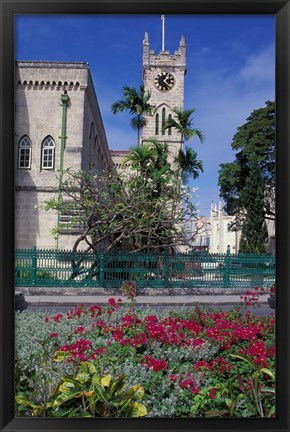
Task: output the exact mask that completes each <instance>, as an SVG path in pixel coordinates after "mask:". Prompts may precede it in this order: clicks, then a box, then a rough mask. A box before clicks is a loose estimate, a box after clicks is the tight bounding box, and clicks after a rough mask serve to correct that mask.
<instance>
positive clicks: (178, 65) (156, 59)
mask: <svg viewBox="0 0 290 432" xmlns="http://www.w3.org/2000/svg"><path fill="white" fill-rule="evenodd" d="M142 66H143V83H144V87H145V90H147V91H149V92H150V93H151V97H150V100H149V103H150V104H151V105H154V107H155V110H154V112H153V113H152V114H151V115H148V116H146V119H147V125H146V126H144V128H143V135H142V138H141V139H142V142H143V143H144V142H146V141H147V140H148V139H149V138H152V137H154V138H156V139H157V140H158V141H166V142H167V143H168V144H169V149H170V151H171V154H176V153H177V152H178V150H179V149H180V145H181V142H180V140H181V136H180V133H179V132H177V131H176V130H175V129H174V128H171V129H166V130H165V131H162V126H163V124H164V123H165V121H166V120H167V119H168V117H170V116H172V117H173V118H175V116H176V115H175V113H174V112H173V111H172V109H173V108H179V109H182V110H183V109H184V76H185V74H186V42H185V38H184V36H183V35H182V37H181V41H180V45H179V48H178V50H177V51H175V52H174V54H170V52H169V51H166V50H164V33H163V40H162V51H160V53H159V54H155V52H154V51H153V50H150V44H149V38H148V33H145V38H144V41H143V65H142Z"/></svg>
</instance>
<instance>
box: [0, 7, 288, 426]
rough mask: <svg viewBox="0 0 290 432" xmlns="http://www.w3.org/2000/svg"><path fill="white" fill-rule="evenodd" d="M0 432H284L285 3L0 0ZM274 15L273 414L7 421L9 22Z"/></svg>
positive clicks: (10, 412) (10, 362)
mask: <svg viewBox="0 0 290 432" xmlns="http://www.w3.org/2000/svg"><path fill="white" fill-rule="evenodd" d="M0 5H1V9H0V19H1V23H0V28H1V30H0V31H1V36H0V43H1V77H0V79H1V144H0V164H1V166H0V178H1V180H0V200H1V202H0V209H1V212H0V214H1V216H0V227H1V232H0V259H1V261H0V278H1V280H0V308H1V310H0V320H1V335H0V355H1V362H0V374H1V375H0V430H1V431H2V432H12V431H13V432H14V431H21V432H28V431H46V432H50V431H55V432H59V431H84V432H85V431H86V432H88V431H98V432H104V431H107V432H109V431H122V430H124V431H134V432H138V431H144V432H145V431H148V432H149V431H150V432H157V431H163V430H164V431H165V430H168V431H189V430H190V431H193V430H194V431H200V430H207V431H212V432H220V431H225V430H228V431H231V430H235V431H238V430H243V431H251V432H254V431H258V430H259V431H277V432H284V431H285V432H286V431H290V426H289V424H290V421H289V420H290V415H289V407H290V401H289V399H290V398H289V396H290V385H289V384H290V379H289V377H290V375H289V369H290V367H289V366H290V358H289V347H290V338H289V327H290V326H289V313H290V303H289V291H288V287H289V281H290V279H289V268H290V266H289V263H290V260H289V258H290V257H289V252H290V237H289V234H290V233H289V221H290V214H289V210H290V201H289V198H288V197H289V192H290V190H289V180H290V175H289V169H288V167H290V149H289V144H290V86H289V78H290V1H289V0H243V1H241V0H182V1H176V0H158V1H155V0H147V1H145V0H120V1H118V0H87V1H81V0H58V1H55V0H42V1H37V0H15V1H11V0H0ZM100 13H102V14H107V13H108V14H112V13H114V14H137V13H147V14H148V13H156V14H171V13H174V14H180V13H182V14H273V15H275V19H276V107H277V108H276V110H277V111H276V115H277V135H276V136H277V153H276V164H277V186H276V202H277V223H276V238H277V241H276V245H277V249H276V272H277V274H276V276H277V285H276V286H277V299H276V301H277V314H276V315H277V330H276V331H277V375H278V377H277V416H276V418H273V419H252V418H245V419H240V418H239V419H217V418H214V419H212V418H211V419H196V418H193V419H187V418H186V419H172V418H164V419H163V418H162V419H153V418H142V419H80V418H71V419H68V418H66V419H53V418H48V419H43V418H14V379H13V377H14V145H13V142H14V139H13V138H14V124H13V121H14V99H13V94H14V60H15V59H14V18H15V16H16V15H18V14H100Z"/></svg>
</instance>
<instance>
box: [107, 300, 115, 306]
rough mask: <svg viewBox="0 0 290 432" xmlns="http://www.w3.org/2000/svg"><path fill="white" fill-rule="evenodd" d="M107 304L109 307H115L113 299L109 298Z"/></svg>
mask: <svg viewBox="0 0 290 432" xmlns="http://www.w3.org/2000/svg"><path fill="white" fill-rule="evenodd" d="M108 304H109V305H110V306H115V305H116V300H115V299H114V298H109V300H108Z"/></svg>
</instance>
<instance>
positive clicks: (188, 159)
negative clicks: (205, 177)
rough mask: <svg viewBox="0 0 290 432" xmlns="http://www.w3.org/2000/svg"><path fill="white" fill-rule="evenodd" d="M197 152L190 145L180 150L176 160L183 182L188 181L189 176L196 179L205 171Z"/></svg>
mask: <svg viewBox="0 0 290 432" xmlns="http://www.w3.org/2000/svg"><path fill="white" fill-rule="evenodd" d="M196 157H197V153H196V152H195V151H194V150H192V149H191V148H189V147H185V152H184V150H183V149H181V150H179V152H178V154H177V156H176V157H175V158H174V162H175V164H176V165H177V167H178V169H179V170H180V171H181V175H182V179H183V182H184V183H186V182H187V180H188V179H189V177H191V176H192V177H193V178H194V179H196V178H198V177H199V174H200V172H203V163H202V161H201V160H197V159H196Z"/></svg>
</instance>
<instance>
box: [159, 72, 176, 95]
mask: <svg viewBox="0 0 290 432" xmlns="http://www.w3.org/2000/svg"><path fill="white" fill-rule="evenodd" d="M174 84H175V79H174V76H173V75H171V74H170V73H168V72H159V73H158V74H157V75H156V76H155V78H154V85H155V87H156V88H157V89H158V90H161V91H167V90H170V89H172V87H173V86H174Z"/></svg>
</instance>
